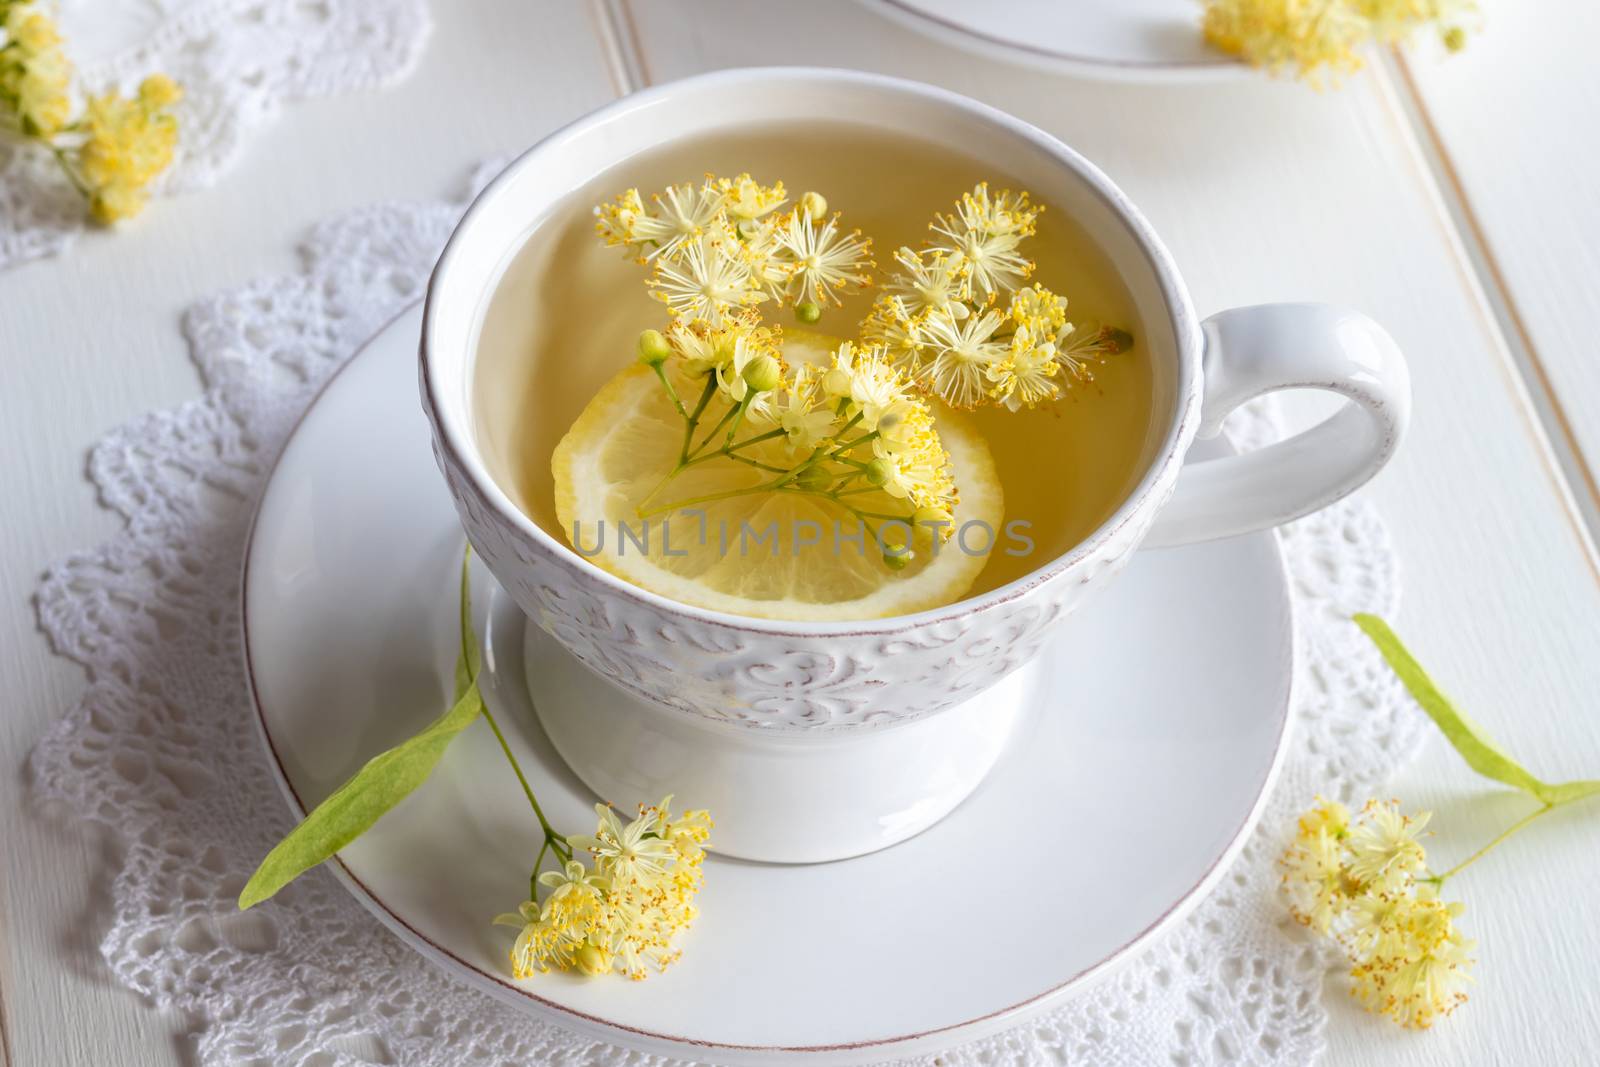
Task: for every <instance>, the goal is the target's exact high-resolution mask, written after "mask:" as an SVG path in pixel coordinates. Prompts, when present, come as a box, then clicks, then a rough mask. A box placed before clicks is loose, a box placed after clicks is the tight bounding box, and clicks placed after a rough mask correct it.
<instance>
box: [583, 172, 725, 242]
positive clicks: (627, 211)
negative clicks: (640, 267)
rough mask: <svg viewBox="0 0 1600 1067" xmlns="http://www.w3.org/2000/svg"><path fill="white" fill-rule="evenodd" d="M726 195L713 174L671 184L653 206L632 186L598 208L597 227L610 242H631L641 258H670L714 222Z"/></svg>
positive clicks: (659, 194) (655, 196) (653, 202)
mask: <svg viewBox="0 0 1600 1067" xmlns="http://www.w3.org/2000/svg"><path fill="white" fill-rule="evenodd" d="M725 199H726V197H725V195H724V193H723V191H722V189H720V188H719V187H718V185H717V183H716V181H714V180H713V179H710V178H707V179H706V180H705V181H704V182H702V183H700V184H699V185H696V184H694V183H693V182H685V183H683V184H682V185H671V186H668V187H667V188H666V189H665V190H663V191H662V192H660V193H657V194H655V195H653V196H652V197H651V198H650V200H651V204H652V205H653V210H652V209H650V208H646V207H645V203H644V199H643V198H642V197H641V196H640V195H639V190H637V189H629V190H627V191H625V192H624V193H622V194H621V195H619V196H618V197H616V199H614V200H613V201H612V202H611V203H609V204H601V205H599V206H598V207H596V208H595V209H594V214H595V231H596V232H597V233H599V235H600V237H601V238H602V239H603V240H604V241H605V243H606V244H608V245H628V246H631V247H632V248H633V249H634V251H635V252H637V253H639V254H640V258H641V259H657V258H663V257H667V258H670V257H672V256H675V255H677V254H678V253H679V251H680V250H682V249H683V248H684V247H685V246H687V245H689V244H690V243H691V242H693V241H694V240H695V239H696V238H698V237H699V236H700V235H701V234H702V233H704V232H705V230H706V229H707V228H708V227H710V226H711V224H712V223H713V222H714V221H715V220H716V219H717V217H718V215H719V214H721V213H722V209H723V202H724V200H725Z"/></svg>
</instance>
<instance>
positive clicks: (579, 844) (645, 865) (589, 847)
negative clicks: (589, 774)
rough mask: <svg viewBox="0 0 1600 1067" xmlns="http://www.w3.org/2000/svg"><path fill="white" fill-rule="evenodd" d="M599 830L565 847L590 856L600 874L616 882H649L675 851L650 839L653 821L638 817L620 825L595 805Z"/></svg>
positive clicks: (608, 811)
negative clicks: (579, 850)
mask: <svg viewBox="0 0 1600 1067" xmlns="http://www.w3.org/2000/svg"><path fill="white" fill-rule="evenodd" d="M594 810H595V814H597V815H599V816H600V826H599V828H598V829H597V830H596V831H595V832H594V834H592V835H579V836H575V837H569V838H568V839H567V843H568V844H570V845H571V846H572V847H573V848H581V849H583V850H585V851H586V852H589V853H591V854H593V856H594V857H595V865H596V867H597V868H598V869H599V871H600V874H601V875H603V876H605V877H608V878H613V879H616V880H618V881H620V882H624V883H626V882H636V881H638V880H640V879H646V880H648V879H653V878H656V877H659V876H660V875H662V874H665V873H666V870H667V868H668V866H670V865H671V863H672V860H673V858H674V857H675V856H676V851H675V850H674V849H673V847H672V844H671V842H669V841H663V840H662V839H661V838H659V837H656V836H655V835H654V830H655V817H654V816H649V817H647V816H645V815H640V816H639V818H637V819H634V820H632V821H631V822H629V823H627V824H624V823H623V822H622V820H621V819H620V818H618V817H617V813H616V811H615V809H613V808H612V807H611V806H610V805H608V804H596V805H595V806H594Z"/></svg>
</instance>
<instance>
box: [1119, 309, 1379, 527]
mask: <svg viewBox="0 0 1600 1067" xmlns="http://www.w3.org/2000/svg"><path fill="white" fill-rule="evenodd" d="M1201 330H1202V332H1203V334H1204V336H1205V354H1204V366H1205V396H1204V400H1203V401H1202V404H1201V412H1200V430H1199V436H1200V437H1215V436H1216V435H1217V434H1218V433H1220V432H1221V430H1222V420H1223V419H1224V418H1226V417H1227V416H1228V413H1229V412H1231V411H1233V409H1234V408H1237V407H1238V406H1239V405H1240V404H1243V403H1244V402H1245V401H1247V400H1252V399H1254V398H1255V397H1258V396H1261V395H1263V394H1265V393H1270V392H1273V391H1275V390H1278V389H1326V390H1328V391H1329V392H1334V393H1339V394H1340V395H1342V396H1344V397H1345V398H1346V399H1347V401H1348V402H1347V403H1346V404H1344V405H1343V406H1342V407H1341V408H1340V410H1339V411H1338V412H1336V413H1335V414H1333V415H1332V416H1330V417H1329V418H1328V419H1327V420H1326V421H1324V422H1321V423H1318V424H1317V425H1316V426H1313V427H1312V428H1311V429H1309V430H1306V431H1305V432H1304V433H1300V434H1296V435H1295V436H1293V437H1290V438H1288V439H1286V440H1283V441H1279V442H1277V443H1276V444H1272V445H1268V446H1266V447H1264V448H1260V449H1257V450H1256V451H1254V452H1248V453H1245V454H1243V455H1239V456H1228V457H1225V458H1221V459H1208V460H1191V461H1189V462H1188V463H1186V464H1185V465H1184V467H1183V470H1182V472H1181V473H1180V474H1179V475H1178V484H1177V487H1176V489H1175V490H1174V491H1173V494H1172V498H1171V499H1170V500H1169V501H1168V502H1167V505H1166V507H1164V508H1163V509H1162V511H1161V514H1160V515H1158V516H1157V518H1156V521H1155V525H1154V526H1153V527H1152V529H1151V531H1150V536H1149V537H1148V538H1147V539H1146V541H1145V544H1146V545H1149V546H1153V547H1157V546H1163V545H1181V544H1189V543H1191V542H1195V541H1210V540H1214V539H1216V538H1219V537H1230V536H1232V535H1234V534H1241V533H1251V532H1253V531H1256V530H1264V529H1267V528H1268V527H1271V526H1277V525H1279V524H1280V523H1284V522H1288V521H1289V520H1291V519H1298V518H1299V517H1301V516H1302V515H1308V514H1310V513H1311V512H1313V511H1317V510H1318V509H1320V508H1325V507H1327V506H1328V505H1329V504H1332V503H1333V502H1334V501H1335V500H1338V499H1340V498H1341V497H1343V496H1345V495H1346V494H1348V493H1350V492H1352V491H1353V490H1355V489H1357V488H1359V487H1360V486H1361V485H1363V484H1364V483H1365V482H1366V481H1367V480H1368V479H1369V478H1371V477H1372V476H1373V475H1374V474H1376V473H1378V471H1379V469H1380V468H1382V467H1383V465H1384V464H1385V463H1387V462H1388V461H1389V458H1390V457H1391V456H1393V455H1394V451H1395V449H1396V448H1397V447H1398V446H1399V444H1400V438H1401V436H1402V435H1403V434H1404V433H1405V429H1406V424H1407V422H1408V421H1409V420H1410V416H1411V379H1410V375H1409V374H1407V372H1406V364H1405V359H1404V358H1403V357H1402V356H1401V355H1400V349H1399V346H1397V345H1396V344H1395V342H1394V338H1392V337H1390V336H1389V334H1388V332H1387V331H1386V330H1384V328H1383V327H1381V326H1379V325H1378V324H1377V323H1376V322H1373V321H1372V320H1371V319H1369V318H1368V317H1367V316H1365V315H1363V314H1361V313H1360V312H1359V311H1351V310H1349V309H1348V308H1341V307H1334V306H1331V305H1328V304H1259V305H1257V306H1255V307H1242V308H1233V309H1231V310H1229V311H1223V312H1220V313H1218V314H1216V315H1213V316H1211V317H1210V318H1209V319H1206V320H1205V322H1204V323H1202V324H1201Z"/></svg>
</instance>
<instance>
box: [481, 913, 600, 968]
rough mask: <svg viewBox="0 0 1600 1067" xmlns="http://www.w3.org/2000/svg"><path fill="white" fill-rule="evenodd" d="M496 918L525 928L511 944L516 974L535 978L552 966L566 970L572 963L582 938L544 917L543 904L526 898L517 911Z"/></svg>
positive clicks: (510, 924)
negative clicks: (541, 909) (541, 907)
mask: <svg viewBox="0 0 1600 1067" xmlns="http://www.w3.org/2000/svg"><path fill="white" fill-rule="evenodd" d="M494 921H495V925H496V926H515V927H518V928H519V929H520V930H521V931H522V932H521V933H519V934H518V935H517V940H516V943H515V944H513V945H512V946H511V973H512V975H513V976H514V977H516V978H532V977H533V976H534V975H535V974H545V973H547V972H548V971H550V970H551V969H552V968H554V969H556V970H563V969H565V968H567V967H570V966H572V963H573V954H574V952H575V951H576V950H577V948H578V945H579V944H580V942H578V941H576V940H574V939H573V938H572V937H570V936H569V935H568V934H567V933H565V932H564V931H562V930H560V929H558V928H557V927H555V926H554V925H552V924H551V923H548V922H546V921H545V920H544V919H542V918H541V917H540V915H539V906H538V905H537V904H535V903H534V902H533V901H531V900H528V901H524V902H523V903H522V904H521V905H519V906H518V911H517V912H516V913H515V914H507V915H497V916H495V920H494Z"/></svg>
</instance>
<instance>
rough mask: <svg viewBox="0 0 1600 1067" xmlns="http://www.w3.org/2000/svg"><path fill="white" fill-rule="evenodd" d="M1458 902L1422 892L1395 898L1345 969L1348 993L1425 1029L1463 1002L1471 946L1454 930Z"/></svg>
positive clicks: (1370, 1008) (1406, 1023) (1399, 1020)
mask: <svg viewBox="0 0 1600 1067" xmlns="http://www.w3.org/2000/svg"><path fill="white" fill-rule="evenodd" d="M1460 914H1461V906H1460V905H1459V904H1444V903H1441V902H1440V901H1438V900H1437V899H1434V898H1433V897H1432V896H1431V895H1428V894H1419V895H1417V896H1416V897H1411V898H1401V899H1400V900H1399V901H1397V902H1396V904H1395V906H1394V907H1393V908H1392V909H1391V911H1390V913H1389V914H1388V916H1387V917H1386V922H1387V924H1388V927H1387V929H1386V930H1385V931H1384V932H1383V935H1382V937H1381V938H1375V939H1374V943H1373V948H1372V949H1371V950H1370V951H1369V953H1368V954H1367V955H1366V957H1365V958H1364V959H1360V960H1358V962H1357V963H1356V964H1355V966H1354V967H1353V968H1352V969H1351V972H1350V976H1351V978H1352V979H1353V984H1352V986H1351V992H1352V993H1353V994H1354V996H1355V997H1356V999H1357V1000H1359V1001H1361V1003H1362V1004H1363V1005H1365V1006H1366V1008H1367V1010H1368V1011H1372V1012H1381V1013H1382V1014H1385V1015H1388V1016H1389V1017H1390V1018H1392V1019H1393V1020H1394V1021H1395V1022H1397V1023H1399V1024H1400V1025H1401V1026H1404V1027H1408V1028H1411V1029H1416V1030H1425V1029H1427V1028H1428V1027H1429V1026H1431V1025H1433V1023H1434V1021H1435V1020H1436V1019H1438V1018H1439V1017H1441V1016H1444V1015H1448V1014H1450V1012H1452V1011H1454V1010H1455V1009H1456V1008H1457V1007H1458V1006H1459V1005H1461V1004H1462V1003H1464V1002H1465V1001H1466V999H1467V994H1466V991H1465V987H1466V985H1467V983H1469V982H1470V981H1472V976H1471V974H1470V973H1469V970H1470V968H1471V966H1472V964H1473V962H1474V961H1473V959H1472V956H1471V953H1472V949H1473V947H1474V943H1473V942H1472V941H1469V940H1467V939H1466V938H1464V937H1463V936H1462V935H1461V933H1460V932H1459V931H1458V930H1457V929H1456V928H1455V919H1456V918H1457V917H1458V916H1459V915H1460Z"/></svg>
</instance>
